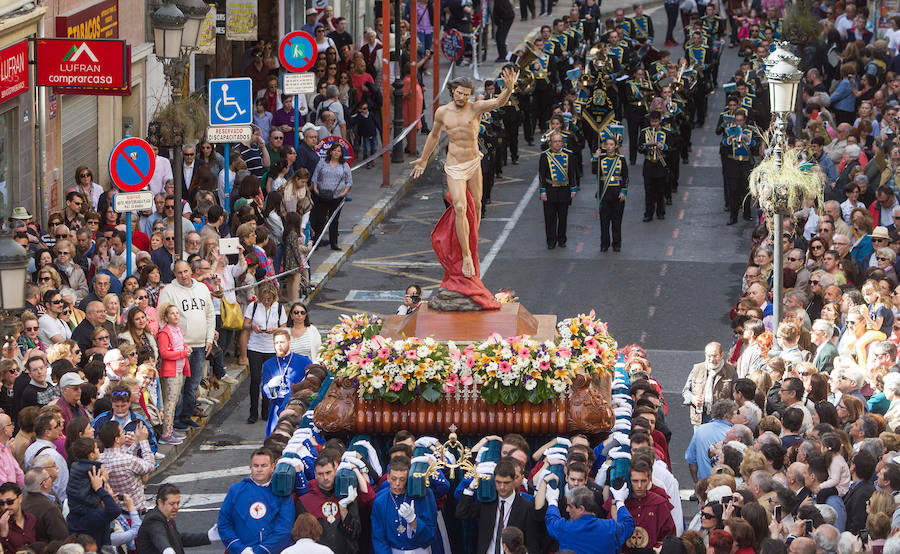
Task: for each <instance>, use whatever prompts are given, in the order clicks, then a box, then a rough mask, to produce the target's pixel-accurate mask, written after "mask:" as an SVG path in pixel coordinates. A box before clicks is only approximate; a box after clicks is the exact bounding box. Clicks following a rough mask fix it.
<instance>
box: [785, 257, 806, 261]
mask: <svg viewBox="0 0 900 554" xmlns="http://www.w3.org/2000/svg"><path fill="white" fill-rule="evenodd" d="M802 259H803V258H791V257H790V256H788V261H789V262H799V261H801V260H802Z"/></svg>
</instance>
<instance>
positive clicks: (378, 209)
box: [307, 135, 448, 300]
mask: <svg viewBox="0 0 900 554" xmlns="http://www.w3.org/2000/svg"><path fill="white" fill-rule="evenodd" d="M447 140H448V139H447V137H446V135H444V136H443V137H442V138H441V140H440V141H439V142H438V144H437V146H436V147H435V148H434V151H433V152H432V153H431V157H430V158H429V160H428V167H431V166H432V164H434V163H435V161H436V159H437V155H438V153H439V152H441V151H442V150H443V148H444V146H446V142H447ZM398 165H399V164H398ZM401 167H402V165H401ZM428 167H426V171H428ZM412 185H413V179H412V178H411V177H410V176H409V175H408V174H407V175H406V176H405V177H403V179H402V181H395V182H394V183H392V184H391V186H390V187H389V188H388V190H387V191H386V192H387V194H385V195H383V196H382V197H381V198H380V199H379V200H378V201H377V202H375V203H374V204H373V205H372V207H371V208H369V209H368V210H366V213H365V215H363V217H362V218H361V219H360V220H359V222H358V223H357V224H356V225H354V226H353V232H352V233H350V236H348V237H347V242H344V241H340V243H341V245H342V248H343V250H341V251H340V252H333V253H332V254H331V255H330V256H328V258H327V259H326V260H325V261H324V262H322V263H320V264H319V265H318V266H317V267H316V268H315V271H314V272H312V273H310V277H309V278H310V281H312V282H313V283H316V286H315V288H314V289H313V291H312V292H311V293H310V294H309V298H308V299H307V300H312V299H313V298H315V296H316V294H318V293H319V291H320V290H322V288H323V287H324V286H325V284H326V283H328V281H329V280H330V279H331V278H332V277H333V276H334V275H335V273H337V272H338V270H339V269H341V267H343V265H344V264H345V263H347V261H348V260H349V258H350V256H351V255H352V254H353V253H354V252H356V251H357V250H358V249H359V248H360V247H361V246H362V244H363V242H365V240H366V239H367V238H368V237H369V235H371V234H372V230H373V229H375V227H377V226H378V224H379V223H381V222H382V221H383V220H384V217H385V216H386V215H387V214H388V212H390V211H391V209H392V208H393V207H394V206H395V205H396V204H397V202H399V201H400V199H401V198H402V197H403V195H404V194H405V193H406V191H408V190H409V189H410V188H411V187H412Z"/></svg>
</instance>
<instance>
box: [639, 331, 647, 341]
mask: <svg viewBox="0 0 900 554" xmlns="http://www.w3.org/2000/svg"><path fill="white" fill-rule="evenodd" d="M640 342H647V331H641V341H640Z"/></svg>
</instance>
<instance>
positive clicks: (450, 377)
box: [447, 373, 459, 385]
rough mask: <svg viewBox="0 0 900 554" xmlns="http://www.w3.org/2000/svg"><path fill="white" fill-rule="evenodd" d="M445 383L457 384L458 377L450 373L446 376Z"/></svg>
mask: <svg viewBox="0 0 900 554" xmlns="http://www.w3.org/2000/svg"><path fill="white" fill-rule="evenodd" d="M447 382H448V383H450V384H451V385H455V384H456V383H458V382H459V375H457V374H456V373H451V374H450V375H448V376H447Z"/></svg>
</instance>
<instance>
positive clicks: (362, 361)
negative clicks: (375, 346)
mask: <svg viewBox="0 0 900 554" xmlns="http://www.w3.org/2000/svg"><path fill="white" fill-rule="evenodd" d="M370 365H372V359H371V358H361V359H360V360H359V366H360V367H369V366H370Z"/></svg>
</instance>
